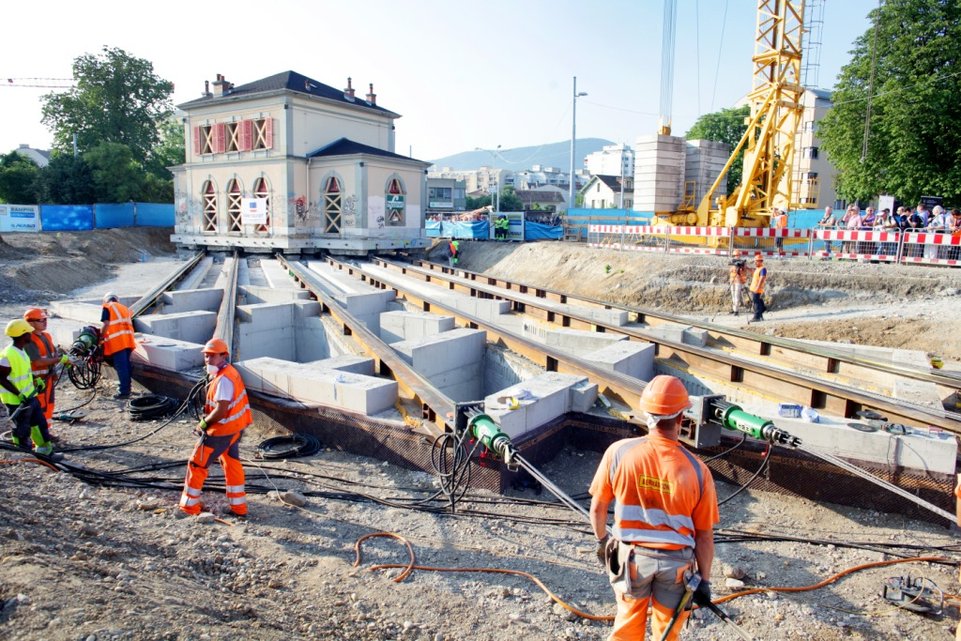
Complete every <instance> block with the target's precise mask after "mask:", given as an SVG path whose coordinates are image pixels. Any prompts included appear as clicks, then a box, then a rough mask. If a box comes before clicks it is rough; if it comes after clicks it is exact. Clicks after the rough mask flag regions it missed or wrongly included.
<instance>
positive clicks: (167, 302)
mask: <svg viewBox="0 0 961 641" xmlns="http://www.w3.org/2000/svg"><path fill="white" fill-rule="evenodd" d="M223 298H224V290H222V289H213V288H209V289H191V290H182V291H175V292H167V293H166V294H164V295H163V313H164V314H179V313H182V312H192V311H198V310H199V311H205V312H214V313H217V312H218V311H219V310H220V301H222V300H223Z"/></svg>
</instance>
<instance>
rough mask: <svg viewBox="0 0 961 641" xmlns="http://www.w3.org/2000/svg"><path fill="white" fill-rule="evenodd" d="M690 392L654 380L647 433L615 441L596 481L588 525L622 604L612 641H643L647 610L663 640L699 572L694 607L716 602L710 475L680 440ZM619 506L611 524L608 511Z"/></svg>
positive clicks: (674, 635) (666, 379)
mask: <svg viewBox="0 0 961 641" xmlns="http://www.w3.org/2000/svg"><path fill="white" fill-rule="evenodd" d="M690 406H691V401H690V399H689V397H688V394H687V390H686V389H684V385H683V384H682V383H681V381H680V380H679V379H677V378H675V377H674V376H664V375H661V376H655V377H654V379H653V380H651V381H650V382H649V383H648V384H647V385H646V386H645V387H644V392H643V393H642V394H641V403H640V408H641V410H643V411H644V412H645V413H646V414H647V425H648V428H649V429H648V435H647V436H645V437H641V438H628V439H623V440H620V441H617V442H615V443H614V444H613V445H611V446H610V447H608V448H607V451H606V452H604V456H603V457H602V458H601V462H600V464H599V465H598V466H597V471H596V472H595V474H594V479H593V481H592V482H591V487H590V494H591V509H590V518H591V527H592V529H593V530H594V536H596V537H597V540H598V555H597V556H598V559H599V560H600V561H601V562H602V563H604V565H605V567H606V568H607V569H608V577H609V580H610V582H611V586H612V587H613V588H614V595H615V598H616V599H617V614H616V616H615V617H614V628H613V630H611V635H610V636H609V637H608V640H609V641H643V639H644V638H645V637H646V634H647V616H648V608H650V609H651V611H652V613H651V614H652V616H651V638H652V639H660V638H661V637H663V636H664V633H665V632H666V631H667V629H668V627H669V626H671V619H672V617H673V616H674V613H675V611H676V610H677V608H678V606H679V605H680V603H681V600H682V598H683V597H684V594H685V587H686V579H687V576H689V573H692V572H693V571H694V567H693V566H694V564H695V563H696V564H697V572H698V573H699V574H700V576H701V582H700V584H699V585H698V587H697V589H696V590H695V591H694V594H693V600H694V603H696V604H698V605H701V606H706V605H708V604H710V603H711V587H710V579H711V566H712V565H713V563H714V526H715V525H716V524H717V523H718V522H719V521H720V518H719V515H718V505H717V491H716V489H715V487H714V479H713V477H712V476H711V471H710V470H709V469H708V467H707V465H705V464H704V463H703V462H702V461H701V460H699V459H698V458H696V457H695V456H694V455H693V454H691V453H690V452H688V451H687V450H686V449H684V447H683V446H682V445H681V444H680V443H679V442H678V440H677V438H678V431H679V430H680V426H681V418H682V416H683V413H684V410H685V409H687V408H689V407H690ZM612 501H613V502H614V527H613V528H612V530H611V531H612V535H611V536H608V535H607V513H608V507H609V506H610V504H611V502H612ZM689 615H690V610H686V609H685V610H683V611H681V612H679V613H678V618H677V620H676V621H675V622H674V624H673V626H672V627H671V628H670V633H669V634H668V635H667V639H668V641H675V640H676V639H678V638H679V637H680V635H681V628H682V627H683V626H684V622H685V621H686V620H687V617H688V616H689Z"/></svg>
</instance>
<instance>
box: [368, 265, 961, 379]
mask: <svg viewBox="0 0 961 641" xmlns="http://www.w3.org/2000/svg"><path fill="white" fill-rule="evenodd" d="M372 260H373V261H374V262H377V263H381V264H384V265H385V266H389V267H392V268H402V269H404V268H406V269H411V268H413V269H414V270H423V271H422V272H420V273H430V274H431V276H432V278H441V279H447V278H450V279H452V280H451V281H450V282H454V283H455V288H456V287H458V286H460V287H467V285H466V282H465V281H469V282H471V283H474V284H475V285H476V286H477V287H478V288H479V287H481V286H483V285H489V286H492V287H497V288H500V289H506V290H509V291H514V290H516V291H518V292H520V293H530V294H532V295H533V296H535V297H536V298H542V299H545V300H552V301H555V302H559V303H565V304H567V303H570V304H577V305H580V306H587V307H597V308H602V309H609V310H623V311H626V312H628V313H630V314H634V315H636V318H637V322H646V323H647V324H648V325H651V326H657V325H658V324H662V323H672V324H683V325H687V326H691V327H697V328H699V329H704V330H706V331H708V332H710V334H711V336H712V339H713V340H714V341H715V343H718V344H722V345H723V344H727V345H731V346H732V347H736V348H739V349H744V350H745V351H747V352H748V353H755V354H758V355H759V356H771V355H780V356H781V357H783V358H786V359H788V360H791V361H792V362H797V363H799V364H802V365H805V366H809V367H812V368H813V369H816V370H817V371H822V372H824V373H826V374H840V375H845V376H849V377H859V376H863V375H864V374H865V373H866V372H865V371H864V370H868V371H869V373H871V375H872V376H873V375H874V374H873V372H880V373H881V374H882V375H888V374H895V375H897V376H901V377H904V378H910V379H913V380H918V381H924V382H929V383H935V384H937V385H941V386H942V387H945V388H948V389H951V390H961V374H955V373H952V372H944V371H939V370H935V369H930V368H921V367H914V366H911V365H909V364H906V363H891V362H886V361H879V360H876V359H873V358H871V357H869V356H865V355H859V354H854V353H851V352H849V351H845V350H840V349H834V348H831V347H825V346H817V345H811V344H809V343H806V342H804V341H800V340H796V339H791V338H784V337H779V336H767V335H763V334H758V333H756V332H751V331H748V330H743V329H738V328H731V327H726V326H724V325H718V324H716V323H710V322H707V321H701V320H697V319H692V318H686V317H681V316H676V315H673V314H669V313H666V312H662V311H657V310H651V309H646V308H642V307H636V306H631V305H620V304H616V303H611V302H607V301H603V300H599V299H596V298H591V297H588V296H581V295H577V294H570V293H567V292H561V291H558V290H555V289H551V288H548V287H541V286H539V285H530V284H527V283H523V282H520V281H514V280H507V279H505V278H500V277H495V276H489V275H487V274H480V273H477V272H472V271H468V270H464V269H460V268H457V269H454V270H452V269H451V268H449V267H447V266H445V265H441V264H440V263H433V262H430V261H426V260H422V259H418V260H414V261H412V265H406V264H401V263H396V262H394V261H390V260H387V259H385V258H382V257H377V258H374V259H372ZM451 272H456V273H458V274H463V276H462V277H460V276H457V275H456V274H453V273H451ZM564 321H565V319H564V318H563V317H561V318H560V319H559V321H558V322H560V323H561V324H563V323H564ZM611 331H616V327H612V329H611Z"/></svg>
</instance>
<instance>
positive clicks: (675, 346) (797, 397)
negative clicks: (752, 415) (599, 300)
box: [327, 258, 961, 434]
mask: <svg viewBox="0 0 961 641" xmlns="http://www.w3.org/2000/svg"><path fill="white" fill-rule="evenodd" d="M327 262H328V263H329V264H330V265H332V266H334V267H337V268H339V269H341V270H345V271H346V272H347V273H349V274H351V275H354V274H355V273H356V276H355V277H357V278H360V279H361V280H366V281H368V282H370V283H371V284H372V285H375V286H379V287H382V288H385V289H386V288H390V289H394V290H395V291H397V292H398V294H401V293H403V295H404V296H405V297H406V298H407V299H408V300H409V301H411V302H412V303H413V304H416V305H418V306H420V307H421V308H422V309H424V310H425V311H430V310H431V309H432V308H439V309H443V310H444V311H445V313H447V314H450V315H452V316H454V317H455V318H456V319H458V320H459V321H460V323H461V324H464V325H466V326H468V327H475V328H479V327H483V328H484V329H485V330H486V331H487V332H488V334H489V336H488V341H489V342H491V335H493V336H494V337H495V340H496V341H500V342H502V343H504V344H505V345H507V347H509V348H511V349H512V350H514V351H517V352H518V353H521V354H524V355H525V356H527V357H528V358H530V359H531V360H533V361H534V362H536V363H538V364H539V365H541V366H542V367H544V368H545V369H546V370H548V371H561V372H564V371H567V372H571V373H580V374H582V375H585V376H587V377H588V378H589V379H590V380H591V382H593V383H596V384H597V385H598V386H599V389H600V391H601V392H602V393H603V392H604V391H605V390H609V391H610V392H613V393H614V394H615V395H616V396H619V397H621V399H622V400H623V401H624V402H625V403H627V404H628V405H629V406H631V407H637V399H638V398H639V396H640V394H641V392H642V391H643V385H644V382H643V381H638V380H637V379H633V378H631V377H623V375H619V374H616V373H612V372H609V371H606V370H601V369H599V368H596V367H594V366H593V365H591V364H590V363H588V362H587V361H584V360H582V359H577V358H575V357H573V356H571V355H569V354H567V353H566V352H560V351H557V350H553V349H551V348H548V347H546V346H544V345H543V344H541V343H536V342H534V341H530V340H528V339H526V338H524V337H523V336H520V335H517V334H515V333H513V332H511V331H510V330H507V329H504V328H502V327H499V326H497V325H496V324H494V323H490V322H487V321H484V320H483V319H480V318H478V317H475V316H472V315H470V314H467V313H465V312H462V311H459V310H457V309H454V308H453V307H451V306H450V305H445V304H444V303H443V302H442V301H441V300H440V299H438V298H430V297H425V296H423V295H421V294H416V293H413V292H407V291H404V290H403V286H402V285H400V284H397V283H387V282H385V279H384V278H383V277H382V276H380V275H378V274H373V273H371V272H370V271H369V270H365V269H364V268H362V267H359V266H357V265H354V264H349V263H344V262H340V261H337V260H334V259H331V258H328V259H327ZM377 263H378V264H380V265H382V266H384V267H382V268H386V269H391V268H393V269H394V270H399V271H401V272H402V273H405V274H410V275H413V276H414V277H417V276H420V277H421V280H424V281H425V282H431V283H434V284H436V282H435V281H438V280H440V281H442V282H444V283H446V284H447V288H448V289H449V290H456V289H457V283H456V282H455V281H454V280H453V279H452V278H451V277H450V275H448V274H431V273H426V274H425V273H424V270H422V269H420V268H413V269H410V268H409V267H408V266H405V265H399V264H396V263H390V261H384V260H383V259H378V260H377ZM428 272H429V270H428ZM471 289H473V290H474V294H473V295H474V296H478V295H481V296H482V297H489V298H501V299H506V300H510V301H511V302H512V305H513V307H514V309H515V311H521V312H524V313H530V311H531V308H532V307H538V308H539V312H540V313H541V315H542V316H545V317H546V318H547V319H548V320H549V321H553V322H557V320H558V317H559V316H560V315H561V312H558V311H556V310H555V309H553V308H552V307H553V306H552V304H551V302H550V301H548V300H543V302H538V301H537V300H536V299H538V298H545V297H536V296H535V301H534V302H533V303H532V301H531V296H529V295H526V294H524V293H522V292H519V293H518V295H517V296H514V297H512V296H510V295H505V294H504V292H502V291H497V292H495V291H493V290H491V289H490V288H485V287H484V286H483V285H476V284H472V285H471ZM482 290H486V291H482ZM604 306H605V307H610V306H608V305H604ZM562 313H563V316H564V320H562V323H563V324H564V326H566V327H577V326H582V327H584V328H588V329H592V330H594V331H605V332H606V331H610V332H620V333H623V334H626V335H627V336H629V337H630V338H631V339H633V340H643V341H646V342H652V343H654V344H655V345H656V349H657V352H656V353H657V355H658V357H659V358H661V359H672V358H673V357H675V356H676V357H677V358H676V359H674V363H673V365H675V366H680V367H681V368H682V369H683V368H688V369H690V370H692V371H693V370H697V372H698V373H700V374H703V375H709V376H714V377H716V378H718V379H721V380H725V381H727V382H729V383H736V384H738V385H739V386H742V387H746V388H748V389H750V390H751V391H752V392H754V393H755V394H758V395H761V396H763V397H770V398H776V399H779V400H781V401H793V402H798V403H802V404H804V405H808V406H810V407H814V408H816V409H819V410H823V411H825V412H828V413H832V414H836V415H840V416H844V417H855V416H856V412H857V411H859V410H862V409H866V408H871V409H875V410H878V411H881V412H882V413H884V414H886V415H887V417H888V420H890V421H892V422H900V423H904V424H907V425H915V426H935V427H939V428H942V429H945V430H948V431H951V432H953V433H956V434H957V433H961V417H959V415H957V414H955V413H951V412H947V411H944V410H938V409H934V408H928V407H924V406H919V405H914V404H910V403H905V402H903V401H897V400H895V399H891V398H889V397H886V396H884V395H880V394H874V393H870V392H865V391H863V390H859V389H856V388H852V387H849V386H845V385H840V384H837V383H833V382H831V381H825V380H822V379H820V378H817V377H815V376H810V375H806V374H801V373H798V372H794V371H790V370H786V369H783V368H779V367H775V366H772V365H769V364H765V363H762V362H758V361H754V360H750V359H746V358H742V357H739V356H737V355H732V354H729V353H726V352H723V351H720V350H716V349H712V348H701V347H696V346H693V345H687V344H685V343H682V342H678V341H672V340H670V339H666V338H663V337H659V336H653V335H651V334H648V333H645V332H643V331H641V330H635V329H631V328H624V327H618V326H615V325H604V324H603V323H599V322H598V321H597V320H596V319H591V318H588V317H586V316H581V315H578V314H576V313H574V312H573V311H571V310H569V309H567V310H564V311H563V312H562ZM598 328H599V329H598ZM625 379H630V381H633V382H630V381H626V380H625Z"/></svg>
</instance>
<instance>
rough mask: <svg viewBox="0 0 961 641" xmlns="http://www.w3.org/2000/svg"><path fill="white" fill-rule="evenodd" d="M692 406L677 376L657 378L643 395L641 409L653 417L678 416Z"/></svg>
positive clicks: (648, 385) (646, 387)
mask: <svg viewBox="0 0 961 641" xmlns="http://www.w3.org/2000/svg"><path fill="white" fill-rule="evenodd" d="M690 406H691V399H690V398H689V397H688V395H687V389H685V387H684V383H682V382H681V379H679V378H677V377H676V376H667V375H664V374H661V375H660V376H655V377H654V378H653V379H651V382H650V383H648V384H647V386H645V387H644V392H643V393H642V394H641V409H642V410H644V411H645V412H647V413H648V414H650V415H651V416H676V415H677V414H679V413H680V412H683V411H684V410H686V409H687V408H689V407H690Z"/></svg>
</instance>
